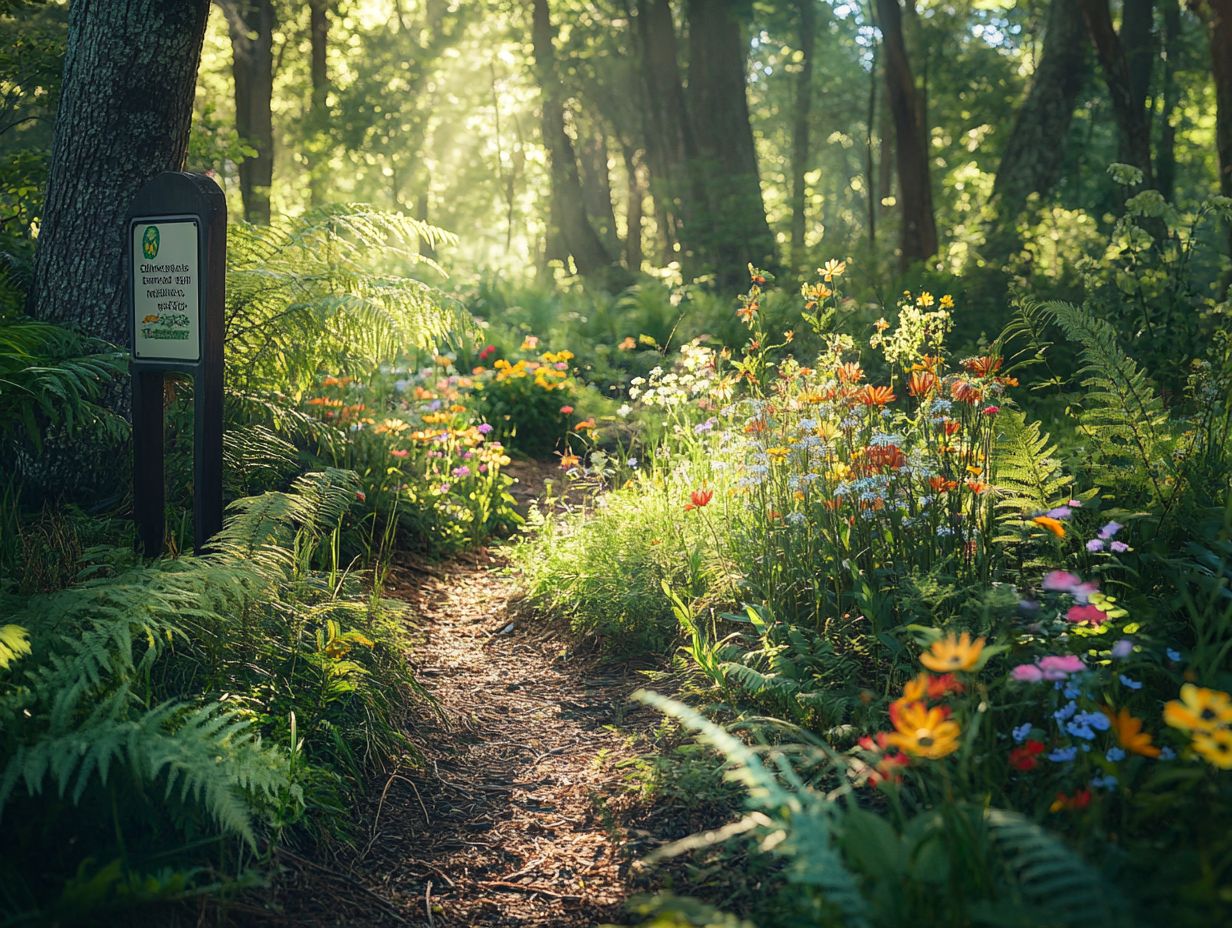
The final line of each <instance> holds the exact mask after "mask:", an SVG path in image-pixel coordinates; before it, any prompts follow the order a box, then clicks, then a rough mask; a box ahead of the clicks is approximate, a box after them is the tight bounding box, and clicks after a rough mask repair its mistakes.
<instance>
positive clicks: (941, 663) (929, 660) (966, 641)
mask: <svg viewBox="0 0 1232 928" xmlns="http://www.w3.org/2000/svg"><path fill="white" fill-rule="evenodd" d="M983 650H984V639H983V638H976V639H975V640H974V641H972V640H971V633H970V632H963V633H962V634H961V635H958V636H957V637H956V636H954V635H947V636H946V637H944V638H941V639H939V640H937V641H934V642H933V645H932V647H931V648H929V649H928V650H927V651H925V652H924V653H923V654H921V655H920V663H921V664H923V665H924V666H925V667H927V668H928V669H929V670H933V671H936V672H937V673H948V672H949V671H952V670H970V669H971V668H972V667H974V666H975V665H976V664H977V663H978V662H979V659H980V654H981V653H982V652H983Z"/></svg>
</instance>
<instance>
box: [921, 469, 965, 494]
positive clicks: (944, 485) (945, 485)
mask: <svg viewBox="0 0 1232 928" xmlns="http://www.w3.org/2000/svg"><path fill="white" fill-rule="evenodd" d="M928 485H929V486H930V487H932V488H933V490H934V492H937V493H948V492H950V490H953V489H955V488H956V487H957V486H958V481H957V480H947V479H946V478H945V477H942V476H941V475H940V474H938V475H937V476H935V477H929V478H928Z"/></svg>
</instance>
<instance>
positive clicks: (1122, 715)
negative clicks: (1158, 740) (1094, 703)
mask: <svg viewBox="0 0 1232 928" xmlns="http://www.w3.org/2000/svg"><path fill="white" fill-rule="evenodd" d="M1104 715H1106V716H1108V720H1109V721H1110V722H1112V733H1113V734H1114V735H1116V739H1117V744H1119V745H1120V746H1121V747H1123V748H1124V749H1125V750H1127V751H1129V753H1130V754H1141V755H1142V756H1143V757H1158V756H1159V754H1160V751H1159V748H1157V747H1155V745H1154V744H1152V743H1151V735H1150V732H1145V731H1143V730H1142V719H1140V718H1135V717H1134V716H1133V715H1131V714H1130V712H1129V710H1128V709H1126V708H1124V707H1122V708H1121V711H1120V712H1116V713H1114V712H1113V711H1112V710H1111V709H1110V708H1108V707H1107V706H1105V707H1104Z"/></svg>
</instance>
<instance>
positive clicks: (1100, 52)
mask: <svg viewBox="0 0 1232 928" xmlns="http://www.w3.org/2000/svg"><path fill="white" fill-rule="evenodd" d="M1077 2H1078V4H1079V6H1080V7H1081V9H1082V16H1083V19H1084V20H1085V22H1086V25H1087V31H1088V33H1090V36H1091V41H1092V43H1093V44H1094V45H1095V54H1096V57H1097V58H1098V59H1099V67H1100V70H1101V71H1102V72H1103V75H1104V83H1105V84H1106V85H1107V88H1108V99H1109V101H1110V102H1111V104H1112V115H1113V118H1114V119H1115V120H1116V126H1117V139H1118V144H1119V147H1120V154H1119V157H1120V159H1121V160H1122V161H1124V162H1126V163H1127V164H1132V165H1134V166H1135V167H1137V168H1138V169H1139V170H1141V171H1142V174H1143V178H1144V184H1145V185H1146V186H1148V187H1150V186H1152V185H1153V183H1154V179H1153V178H1154V174H1153V171H1152V165H1151V124H1150V121H1149V119H1148V114H1147V110H1146V105H1145V104H1146V95H1147V91H1148V89H1149V87H1150V72H1151V59H1152V55H1151V52H1150V46H1151V43H1152V41H1153V39H1152V38H1151V36H1152V32H1151V19H1152V10H1153V8H1154V0H1125V4H1124V8H1123V11H1122V16H1121V32H1120V34H1118V33H1117V31H1116V27H1115V26H1114V25H1113V23H1112V9H1111V7H1110V5H1109V0H1077Z"/></svg>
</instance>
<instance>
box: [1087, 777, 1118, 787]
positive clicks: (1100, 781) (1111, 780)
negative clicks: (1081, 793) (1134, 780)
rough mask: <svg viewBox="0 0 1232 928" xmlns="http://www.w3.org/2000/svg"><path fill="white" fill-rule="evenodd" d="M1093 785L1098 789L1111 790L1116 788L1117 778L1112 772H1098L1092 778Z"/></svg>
mask: <svg viewBox="0 0 1232 928" xmlns="http://www.w3.org/2000/svg"><path fill="white" fill-rule="evenodd" d="M1091 785H1092V786H1094V787H1095V788H1096V789H1109V790H1112V789H1116V785H1117V778H1116V777H1114V776H1113V775H1112V774H1110V773H1109V774H1100V773H1097V774H1096V775H1095V776H1093V777H1092V778H1091Z"/></svg>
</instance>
